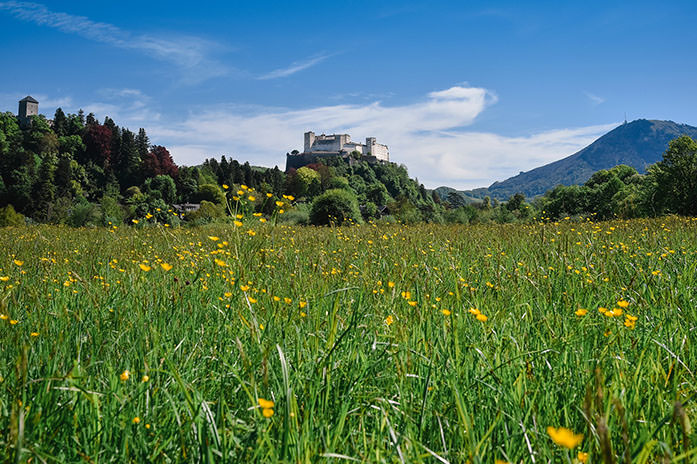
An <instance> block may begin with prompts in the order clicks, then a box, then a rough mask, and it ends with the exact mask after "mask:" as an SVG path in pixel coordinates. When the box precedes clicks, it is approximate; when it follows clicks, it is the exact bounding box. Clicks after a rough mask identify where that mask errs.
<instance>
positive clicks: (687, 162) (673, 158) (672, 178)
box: [650, 136, 697, 216]
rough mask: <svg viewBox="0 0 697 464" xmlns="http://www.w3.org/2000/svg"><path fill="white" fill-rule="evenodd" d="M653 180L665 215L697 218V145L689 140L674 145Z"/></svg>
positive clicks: (656, 170)
mask: <svg viewBox="0 0 697 464" xmlns="http://www.w3.org/2000/svg"><path fill="white" fill-rule="evenodd" d="M650 176H651V177H652V182H653V185H654V186H655V188H656V190H655V197H656V201H657V203H658V205H659V209H660V210H661V211H669V212H674V213H678V214H682V215H689V216H697V142H695V141H694V140H693V139H691V138H690V137H688V136H682V137H678V138H677V139H675V140H673V141H671V142H670V145H669V147H668V150H666V152H665V154H664V155H663V160H662V161H659V162H658V163H656V165H655V168H654V169H653V170H651V172H650Z"/></svg>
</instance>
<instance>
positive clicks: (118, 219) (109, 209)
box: [99, 195, 127, 226]
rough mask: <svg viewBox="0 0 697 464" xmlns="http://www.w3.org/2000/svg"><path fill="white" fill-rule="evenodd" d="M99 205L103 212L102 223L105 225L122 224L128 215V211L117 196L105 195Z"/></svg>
mask: <svg viewBox="0 0 697 464" xmlns="http://www.w3.org/2000/svg"><path fill="white" fill-rule="evenodd" d="M99 207H100V208H99V209H100V212H101V214H102V217H101V224H102V225H103V226H109V225H118V224H122V223H123V221H124V220H125V219H126V217H127V211H126V210H125V209H124V207H123V206H122V205H121V204H120V203H119V201H118V199H117V198H114V197H111V196H108V195H104V196H103V197H102V200H101V201H100V202H99Z"/></svg>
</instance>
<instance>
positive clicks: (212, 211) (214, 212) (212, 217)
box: [186, 200, 225, 225]
mask: <svg viewBox="0 0 697 464" xmlns="http://www.w3.org/2000/svg"><path fill="white" fill-rule="evenodd" d="M224 215H225V207H224V206H223V205H222V204H220V203H213V202H210V201H207V200H203V201H201V207H200V208H199V209H198V210H196V211H191V212H189V213H186V221H187V222H189V223H191V225H201V224H208V223H210V222H215V221H217V220H219V219H221V218H222V217H223V216H224Z"/></svg>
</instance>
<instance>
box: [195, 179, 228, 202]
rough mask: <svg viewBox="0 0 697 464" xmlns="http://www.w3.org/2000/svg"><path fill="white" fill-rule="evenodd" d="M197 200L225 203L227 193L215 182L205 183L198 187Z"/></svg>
mask: <svg viewBox="0 0 697 464" xmlns="http://www.w3.org/2000/svg"><path fill="white" fill-rule="evenodd" d="M197 200H198V201H199V202H204V201H209V202H211V203H215V204H218V205H222V204H224V203H225V194H224V193H223V191H222V190H220V187H218V186H217V185H215V184H203V185H200V186H199V188H198V194H197Z"/></svg>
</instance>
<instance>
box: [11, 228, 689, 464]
mask: <svg viewBox="0 0 697 464" xmlns="http://www.w3.org/2000/svg"><path fill="white" fill-rule="evenodd" d="M141 226H143V224H142V222H141V224H139V226H138V227H121V228H113V229H93V230H84V229H83V230H75V229H70V228H65V227H57V226H36V227H27V228H20V229H5V230H0V237H2V244H3V248H4V249H3V250H2V253H1V254H0V319H1V320H0V347H2V348H1V350H0V458H4V459H6V460H8V461H16V462H25V461H31V462H49V463H53V462H90V463H97V462H146V461H154V462H334V463H339V462H428V463H436V462H453V463H455V462H472V463H478V462H482V463H494V462H510V463H519V462H520V463H522V462H524V463H529V462H536V463H547V462H555V463H556V462H567V463H570V462H584V461H586V462H603V460H604V461H605V462H610V461H612V462H618V463H625V462H630V461H631V462H634V463H641V462H694V461H695V460H696V459H697V433H696V432H694V431H693V430H692V429H691V427H690V420H692V421H694V420H695V416H696V413H697V406H696V405H695V401H696V400H697V398H695V396H694V395H695V393H696V392H697V379H695V369H697V347H695V342H697V309H696V303H697V301H696V299H697V289H696V288H695V286H696V285H697V221H695V220H690V219H679V218H664V219H659V220H637V221H630V222H620V221H617V222H608V223H599V224H593V223H590V222H588V223H583V224H579V223H572V222H569V221H562V222H561V223H556V224H555V223H551V224H537V225H528V226H522V225H500V226H498V225H495V226H494V225H492V226H474V227H456V226H434V225H417V226H384V227H383V226H381V227H376V226H373V225H363V226H355V227H350V228H334V229H332V228H310V227H308V228H302V227H299V228H289V227H284V226H275V227H274V226H272V225H270V224H268V223H267V224H258V223H257V225H253V226H249V225H248V224H244V225H242V226H239V227H235V226H233V225H231V226H229V227H223V226H211V227H202V228H195V229H187V228H181V229H171V228H165V227H156V226H153V227H141ZM250 227H251V229H250ZM549 427H554V428H557V427H564V428H568V429H569V430H570V431H573V432H574V436H567V435H570V434H569V433H568V432H565V430H564V429H562V430H561V431H559V430H557V429H549ZM580 434H583V438H582V440H581V437H580V436H578V435H580ZM579 441H580V443H578V444H577V442H579ZM565 445H566V446H565ZM567 446H568V447H567ZM586 453H587V454H586ZM0 460H2V459H0Z"/></svg>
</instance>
